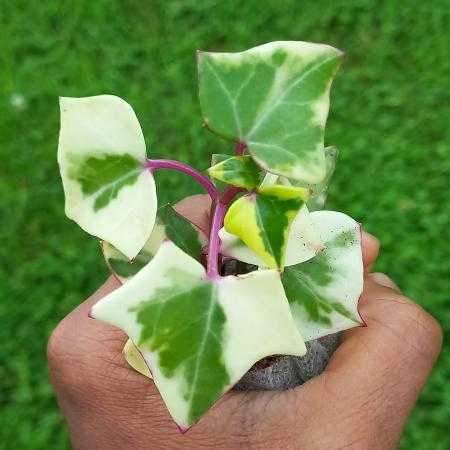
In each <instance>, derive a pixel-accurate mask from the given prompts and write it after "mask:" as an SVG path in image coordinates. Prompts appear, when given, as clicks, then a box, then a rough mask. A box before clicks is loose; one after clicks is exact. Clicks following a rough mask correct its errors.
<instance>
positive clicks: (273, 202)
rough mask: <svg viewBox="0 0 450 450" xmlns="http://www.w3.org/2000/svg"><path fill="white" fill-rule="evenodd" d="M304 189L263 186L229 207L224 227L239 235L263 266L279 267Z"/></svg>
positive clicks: (300, 204) (305, 193)
mask: <svg viewBox="0 0 450 450" xmlns="http://www.w3.org/2000/svg"><path fill="white" fill-rule="evenodd" d="M307 197H308V191H307V190H306V189H303V188H299V187H291V186H281V185H273V186H264V187H262V188H260V189H259V190H258V192H257V193H252V194H248V195H245V196H243V197H241V198H239V199H238V200H236V201H235V202H234V203H233V204H232V205H231V207H230V208H229V210H228V212H227V214H226V216H225V220H224V226H225V230H226V231H228V232H229V233H231V234H234V235H235V236H237V237H239V238H240V239H241V240H242V241H243V242H244V243H245V244H246V245H247V246H248V247H250V248H251V249H252V250H253V251H254V252H255V253H256V254H257V255H258V256H259V257H260V258H261V259H262V260H263V262H264V264H265V266H266V267H270V268H279V269H283V267H284V262H285V253H286V245H287V241H288V236H289V230H290V227H291V224H292V222H293V220H294V219H295V217H296V216H297V213H298V211H299V210H300V208H301V207H302V206H303V205H304V202H305V200H306V199H307Z"/></svg>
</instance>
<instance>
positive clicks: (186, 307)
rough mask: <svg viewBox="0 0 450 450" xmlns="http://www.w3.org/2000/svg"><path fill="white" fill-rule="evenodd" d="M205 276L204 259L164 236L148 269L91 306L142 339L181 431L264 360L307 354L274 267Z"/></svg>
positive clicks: (100, 315)
mask: <svg viewBox="0 0 450 450" xmlns="http://www.w3.org/2000/svg"><path fill="white" fill-rule="evenodd" d="M205 275H206V274H205V269H204V268H203V266H202V265H201V264H199V263H198V262H197V261H195V260H194V259H193V258H191V257H190V256H188V255H187V254H186V253H184V252H182V251H181V250H180V249H179V248H178V247H176V246H175V245H174V244H173V243H172V242H170V241H165V242H164V243H163V244H162V245H161V247H160V250H159V251H158V253H157V254H156V256H155V257H154V258H153V259H152V261H151V262H150V263H149V264H147V266H145V267H144V268H143V269H142V270H141V271H140V272H139V273H138V274H136V275H135V276H134V277H133V278H132V279H131V280H129V281H128V282H127V283H125V284H124V285H123V286H121V287H120V288H119V289H117V290H115V291H114V292H112V293H110V294H109V295H107V296H106V297H104V298H103V299H101V300H100V301H99V302H98V303H97V304H95V305H94V307H93V308H92V311H91V316H92V317H94V318H97V319H100V320H102V321H105V322H107V323H109V324H111V325H115V326H117V327H119V328H121V329H122V330H123V331H124V332H125V333H127V334H128V336H129V337H130V339H132V341H133V342H135V343H136V345H137V346H138V349H139V352H140V354H141V355H142V357H143V358H144V360H145V363H146V365H147V366H148V368H149V369H150V372H151V374H152V376H153V379H154V382H155V384H156V386H157V387H158V389H159V391H160V393H161V396H162V398H163V400H164V402H165V403H166V405H167V408H168V409H169V412H170V413H171V415H172V417H173V418H174V420H175V421H176V422H177V423H178V424H179V426H180V427H183V428H188V427H190V426H191V425H192V424H193V423H195V422H196V421H197V420H198V419H199V418H200V417H201V416H202V415H203V414H205V412H206V411H207V410H208V409H209V408H210V407H211V406H212V405H213V404H214V403H215V402H216V401H217V400H218V399H219V398H220V396H221V395H222V394H223V393H225V392H226V391H227V390H228V389H230V387H232V386H233V385H234V384H235V383H236V382H237V381H239V379H240V378H241V377H242V376H243V375H244V374H245V373H246V372H247V371H248V370H249V369H250V367H251V366H252V365H253V364H255V363H256V362H257V361H258V360H260V359H261V358H264V357H266V356H269V355H274V354H287V355H297V356H302V355H304V354H305V352H306V348H305V345H304V342H303V340H302V338H301V336H300V333H299V332H298V330H297V328H296V325H295V323H294V321H293V319H292V315H291V313H290V310H289V304H288V302H287V299H286V297H285V295H284V291H283V286H282V284H281V281H280V277H279V274H278V273H277V272H276V271H273V270H262V271H257V272H253V273H251V274H248V275H244V276H239V277H234V276H229V277H225V278H222V279H220V280H218V281H216V282H215V281H212V280H208V279H207V278H206V276H205ZM249 320H252V321H253V326H252V327H249V326H248V321H249ZM144 369H145V367H144Z"/></svg>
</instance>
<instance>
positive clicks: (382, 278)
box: [370, 272, 400, 292]
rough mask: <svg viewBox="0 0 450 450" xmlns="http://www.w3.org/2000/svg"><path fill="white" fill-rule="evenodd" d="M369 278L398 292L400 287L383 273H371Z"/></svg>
mask: <svg viewBox="0 0 450 450" xmlns="http://www.w3.org/2000/svg"><path fill="white" fill-rule="evenodd" d="M370 278H372V280H373V281H375V283H377V284H380V285H381V286H384V287H387V288H391V289H395V290H396V291H398V292H400V288H399V287H398V286H397V285H396V284H395V283H394V282H393V281H392V280H391V279H390V278H389V277H388V276H387V275H386V274H384V273H381V272H375V273H371V274H370Z"/></svg>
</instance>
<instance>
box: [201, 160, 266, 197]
mask: <svg viewBox="0 0 450 450" xmlns="http://www.w3.org/2000/svg"><path fill="white" fill-rule="evenodd" d="M208 173H209V175H210V177H211V178H215V179H216V180H219V181H222V182H224V183H227V184H232V185H233V186H238V187H242V188H244V189H249V190H250V189H255V188H256V187H258V186H259V184H260V183H261V179H262V171H261V169H260V168H259V167H258V166H257V165H256V163H255V162H254V161H253V159H252V157H251V156H249V155H244V156H231V157H229V158H227V159H226V160H224V161H222V162H219V163H217V164H215V165H213V166H212V167H210V168H209V169H208Z"/></svg>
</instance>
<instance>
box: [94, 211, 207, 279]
mask: <svg viewBox="0 0 450 450" xmlns="http://www.w3.org/2000/svg"><path fill="white" fill-rule="evenodd" d="M164 239H170V240H171V241H172V242H174V243H175V244H176V245H177V246H178V247H180V248H181V249H182V250H183V251H185V252H186V253H187V254H188V255H190V256H192V257H193V258H195V259H197V260H200V257H201V251H202V246H203V244H204V242H202V239H201V236H200V234H199V232H198V231H197V230H195V229H194V227H193V226H192V225H191V224H190V223H189V222H188V221H187V220H186V219H184V218H183V217H181V216H180V215H179V214H178V213H177V212H175V210H174V208H173V207H172V206H171V205H164V206H162V207H161V208H159V209H158V214H157V219H156V223H155V226H154V227H153V231H152V233H151V235H150V237H149V239H148V241H147V242H146V243H145V245H144V247H143V248H142V250H141V251H140V252H139V253H138V255H137V256H136V257H135V258H134V259H133V260H132V261H130V260H129V259H128V258H127V257H126V256H125V255H124V254H122V253H120V252H119V251H118V250H117V249H116V248H114V247H113V246H112V245H111V244H109V243H108V242H105V241H103V243H102V249H103V255H104V257H105V259H106V262H107V264H108V266H109V268H110V270H111V272H112V273H113V274H114V275H115V276H117V277H118V278H119V279H120V280H121V281H122V282H124V281H126V280H127V279H129V278H131V277H132V276H133V275H135V274H136V273H137V272H139V270H141V269H142V268H143V267H144V266H145V265H146V264H147V263H148V262H149V261H150V260H151V259H152V258H153V256H155V254H156V253H157V251H158V249H159V247H160V246H161V244H162V242H163V241H164Z"/></svg>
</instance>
